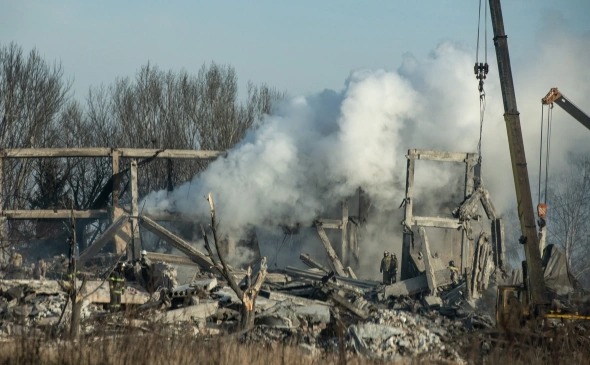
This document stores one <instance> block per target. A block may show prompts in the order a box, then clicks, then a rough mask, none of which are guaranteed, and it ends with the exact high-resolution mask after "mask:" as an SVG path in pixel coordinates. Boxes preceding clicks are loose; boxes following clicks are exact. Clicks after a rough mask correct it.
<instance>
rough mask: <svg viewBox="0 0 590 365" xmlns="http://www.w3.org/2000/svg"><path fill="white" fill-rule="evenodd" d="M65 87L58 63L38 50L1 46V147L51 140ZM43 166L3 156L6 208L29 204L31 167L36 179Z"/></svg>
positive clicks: (40, 144)
mask: <svg viewBox="0 0 590 365" xmlns="http://www.w3.org/2000/svg"><path fill="white" fill-rule="evenodd" d="M69 86H70V84H69V83H68V82H65V81H64V80H63V71H62V68H61V65H60V64H53V65H49V64H48V63H47V62H45V61H44V60H43V59H41V57H40V55H39V53H38V52H37V51H36V50H32V51H31V52H30V53H29V54H28V55H24V54H23V51H22V48H20V47H19V46H17V45H16V44H14V43H11V44H10V45H8V46H0V147H2V148H26V147H47V146H51V145H53V144H54V143H55V138H56V136H57V129H56V122H57V118H58V117H59V115H60V113H61V111H62V109H63V107H64V105H65V103H66V102H67V100H68V90H69ZM41 165H42V164H40V163H39V162H36V161H35V160H33V159H18V160H16V159H14V160H7V161H5V165H4V186H3V189H4V191H3V192H2V194H3V197H4V200H3V201H4V208H5V209H10V208H13V209H16V208H21V209H22V208H26V207H27V204H28V203H30V202H31V200H32V196H33V194H35V189H37V185H36V184H35V177H34V175H33V171H34V170H35V169H37V173H38V174H37V177H36V178H37V180H38V181H37V182H39V178H40V177H41V176H42V175H43V174H45V175H46V177H47V172H48V170H47V168H45V167H41ZM40 167H41V168H40ZM55 167H56V168H57V166H55ZM41 170H44V171H43V172H41ZM39 173H41V175H39ZM8 192H10V194H8ZM38 193H39V191H37V192H36V194H37V195H38ZM23 225H24V226H27V228H26V229H22V234H25V233H28V232H30V231H31V230H30V224H28V223H25V222H20V223H19V224H13V225H12V227H11V228H12V229H13V230H14V229H16V228H18V227H19V226H23ZM17 236H19V233H18V232H15V231H12V232H11V237H17Z"/></svg>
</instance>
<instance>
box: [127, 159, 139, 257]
mask: <svg viewBox="0 0 590 365" xmlns="http://www.w3.org/2000/svg"><path fill="white" fill-rule="evenodd" d="M138 200H139V191H138V187H137V160H136V159H132V160H131V219H130V221H131V237H132V238H131V247H128V248H127V257H131V258H132V259H136V258H139V252H140V251H141V236H140V234H139V224H138V221H137V219H138V216H139V206H138V205H137V204H138Z"/></svg>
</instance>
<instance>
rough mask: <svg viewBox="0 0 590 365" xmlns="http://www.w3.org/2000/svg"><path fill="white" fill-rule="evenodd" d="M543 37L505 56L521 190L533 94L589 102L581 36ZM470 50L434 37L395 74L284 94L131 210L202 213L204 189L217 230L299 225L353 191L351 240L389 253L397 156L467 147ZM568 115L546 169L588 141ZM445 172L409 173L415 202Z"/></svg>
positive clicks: (492, 109)
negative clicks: (226, 146) (358, 194)
mask: <svg viewBox="0 0 590 365" xmlns="http://www.w3.org/2000/svg"><path fill="white" fill-rule="evenodd" d="M554 26H555V27H557V28H559V27H560V25H559V24H554ZM508 31H509V29H508ZM544 34H550V35H549V37H548V38H545V39H544V40H543V42H542V43H541V44H540V45H539V48H538V50H537V51H535V52H536V53H535V54H532V55H530V57H528V58H527V59H526V60H519V59H515V60H513V65H514V66H513V73H514V79H515V87H516V96H517V100H518V103H519V104H518V106H519V111H520V112H521V121H522V127H523V136H524V140H525V145H526V148H527V158H528V161H529V173H530V175H531V185H532V186H534V185H535V183H534V181H535V180H534V179H536V173H537V171H536V168H535V166H537V165H538V146H539V145H538V143H539V120H540V108H539V105H540V99H541V97H542V96H544V95H545V93H546V92H547V91H548V90H549V88H550V87H553V86H558V87H559V88H560V89H562V90H564V92H566V93H567V94H568V96H570V97H571V98H572V99H573V100H575V101H577V102H578V106H579V107H581V108H582V109H585V110H590V105H584V104H583V103H582V102H583V101H584V100H587V95H589V94H590V90H589V89H590V86H589V84H590V83H589V82H588V81H589V80H590V71H589V70H588V68H587V67H585V65H584V64H583V63H584V60H586V59H589V58H590V41H589V39H590V37H588V35H586V36H585V37H582V36H573V35H571V34H567V33H566V32H565V31H563V30H560V31H559V32H553V33H547V32H544ZM510 46H511V47H515V46H516V47H517V46H518V45H513V44H510ZM555 51H558V52H559V55H560V56H559V58H557V57H555ZM472 53H473V52H472V51H471V50H466V49H463V48H462V47H460V46H458V45H456V44H453V43H450V42H445V43H442V44H440V45H439V46H438V47H437V48H436V49H435V50H434V51H432V53H431V54H430V55H429V56H428V57H427V58H425V59H418V58H416V57H414V56H412V55H407V56H406V57H405V58H404V60H403V63H402V65H401V66H400V67H399V68H398V69H397V70H396V71H385V70H357V71H354V72H352V73H351V74H350V76H349V77H348V78H347V80H346V82H345V85H344V88H343V90H341V91H332V90H324V91H322V92H319V93H317V94H315V95H309V96H298V97H292V98H289V99H287V100H286V101H285V102H284V103H283V105H281V106H280V107H279V108H278V110H277V111H276V113H275V115H273V116H269V117H267V118H266V119H265V120H264V121H262V123H260V124H259V126H258V127H257V128H256V129H254V130H252V131H250V132H249V134H248V135H247V136H246V138H245V139H244V140H243V141H242V142H241V143H240V144H239V145H237V146H236V147H235V148H234V149H232V150H231V151H228V154H227V157H226V158H219V159H218V160H216V161H214V162H212V163H211V164H210V166H209V167H208V169H207V170H206V171H204V172H203V173H201V174H199V175H197V176H195V177H194V178H193V180H192V181H191V182H188V183H186V184H184V185H182V186H180V187H179V188H177V189H176V190H175V191H173V192H166V191H159V192H154V193H152V194H150V195H148V196H147V197H146V198H145V201H144V203H142V204H143V206H144V208H143V209H144V210H145V211H147V212H155V211H169V212H178V213H190V214H192V215H194V214H195V213H196V214H199V215H203V217H207V216H208V204H207V202H206V200H205V196H206V195H207V193H208V192H212V193H213V195H214V197H215V200H216V208H217V214H218V218H219V221H220V224H221V226H222V230H225V231H226V232H240V230H242V229H243V228H244V227H247V226H251V225H253V226H261V227H270V228H269V229H271V230H272V229H275V228H278V224H281V223H295V222H300V223H301V224H302V225H303V226H306V225H307V226H309V225H311V223H312V221H313V220H314V219H315V218H317V217H318V216H321V215H324V216H325V215H326V214H324V213H325V212H326V211H327V209H328V210H329V209H330V208H333V207H336V206H337V204H338V203H339V201H340V200H342V199H343V198H346V197H349V196H352V195H353V194H354V193H355V191H356V189H357V188H358V187H359V186H361V187H363V189H364V190H365V191H366V192H367V193H368V194H369V196H370V198H371V200H372V204H373V206H372V209H373V211H372V213H371V214H372V218H373V219H372V223H373V225H372V226H371V225H370V226H369V227H367V229H368V232H369V235H370V236H371V238H370V239H369V240H367V239H365V238H363V243H365V244H367V245H370V247H367V249H368V250H369V251H372V250H373V249H374V251H375V252H378V251H382V247H383V246H384V245H389V247H391V246H396V247H397V246H400V245H401V226H400V224H399V222H400V220H401V211H400V210H398V206H399V204H400V202H401V201H402V199H403V197H404V181H405V173H406V168H405V167H406V160H405V153H406V152H407V150H408V149H409V148H424V149H435V150H449V151H459V152H476V149H477V142H478V138H479V127H480V125H479V95H478V92H477V80H476V79H475V77H474V75H473V74H472V69H473V62H474V57H473V54H472ZM489 54H490V55H489V56H488V57H489V58H488V62H489V63H490V74H489V75H488V79H487V80H486V83H485V90H486V93H487V97H486V98H487V106H486V113H485V121H484V126H483V142H482V144H483V153H482V155H483V179H484V183H485V184H486V187H487V188H488V190H489V191H490V192H491V194H492V198H493V199H494V201H495V204H496V206H497V208H499V210H500V211H502V210H505V209H508V208H510V207H511V205H512V204H513V201H514V188H513V178H512V170H511V166H510V160H509V150H508V145H507V141H506V131H505V127H504V121H503V117H502V114H503V106H502V98H501V93H500V86H499V82H498V80H497V66H496V62H495V54H494V52H493V47H491V49H490V51H489ZM563 65H565V67H563ZM548 69H550V70H552V71H551V72H549V73H548V72H547V70H548ZM580 80H586V82H580ZM568 118H569V116H567V115H565V113H555V114H554V125H555V127H554V131H553V142H552V143H553V144H552V151H553V153H552V156H551V159H552V164H553V166H558V165H559V164H561V163H564V161H566V158H567V154H568V153H569V152H571V151H572V150H574V149H579V148H583V147H585V144H584V143H583V141H587V140H588V136H589V135H588V134H587V135H586V136H583V133H584V132H586V133H587V132H588V131H584V129H583V127H581V126H580V125H577V123H576V122H575V121H573V120H567V119H568ZM585 148H588V147H585ZM445 167H448V166H445V164H439V165H436V166H430V165H429V166H428V168H426V169H420V168H417V170H416V181H419V182H420V184H421V187H422V189H423V191H420V192H419V193H418V194H422V199H423V201H424V202H426V203H427V202H429V201H430V200H431V199H433V200H435V199H436V197H435V196H434V195H435V194H434V192H437V191H440V190H441V189H443V188H444V187H446V186H449V185H455V184H456V181H457V179H456V175H453V174H454V173H455V172H451V171H449V170H448V169H446V168H445ZM453 171H454V170H453ZM443 190H444V189H443ZM533 190H534V189H533ZM429 193H432V196H429ZM533 200H534V201H536V196H534V199H533ZM457 203H460V201H458V202H457ZM351 215H352V214H351ZM337 217H338V216H336V217H333V218H337ZM326 218H328V217H326ZM273 227H274V228H273ZM318 242H319V241H318ZM319 246H321V245H319ZM319 249H320V247H318V250H319ZM363 249H364V248H363ZM376 257H378V256H376ZM373 261H374V260H373Z"/></svg>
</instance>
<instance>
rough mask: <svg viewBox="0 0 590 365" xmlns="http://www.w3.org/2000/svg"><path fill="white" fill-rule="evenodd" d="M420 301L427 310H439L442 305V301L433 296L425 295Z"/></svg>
mask: <svg viewBox="0 0 590 365" xmlns="http://www.w3.org/2000/svg"><path fill="white" fill-rule="evenodd" d="M422 300H423V301H424V304H425V305H426V306H427V307H429V308H440V307H442V305H443V301H442V299H441V298H439V297H437V296H434V295H426V296H425V297H424V298H422Z"/></svg>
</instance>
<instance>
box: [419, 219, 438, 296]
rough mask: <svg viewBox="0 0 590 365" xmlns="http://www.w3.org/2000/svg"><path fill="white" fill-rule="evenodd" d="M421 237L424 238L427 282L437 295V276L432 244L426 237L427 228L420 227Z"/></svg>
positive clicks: (423, 251) (423, 254)
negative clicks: (433, 262)
mask: <svg viewBox="0 0 590 365" xmlns="http://www.w3.org/2000/svg"><path fill="white" fill-rule="evenodd" d="M419 232H420V238H422V258H423V259H424V271H425V272H426V282H427V283H428V289H429V290H430V294H431V295H436V277H435V275H434V269H433V268H432V265H431V262H430V259H431V258H432V256H430V244H429V243H428V237H426V230H425V229H424V228H423V227H420V229H419Z"/></svg>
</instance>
